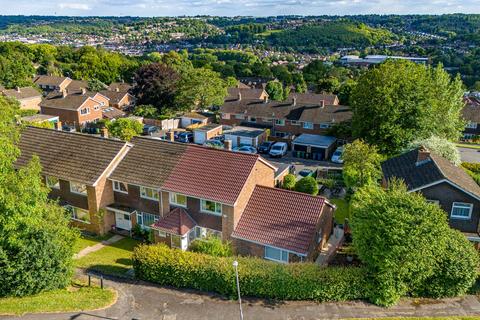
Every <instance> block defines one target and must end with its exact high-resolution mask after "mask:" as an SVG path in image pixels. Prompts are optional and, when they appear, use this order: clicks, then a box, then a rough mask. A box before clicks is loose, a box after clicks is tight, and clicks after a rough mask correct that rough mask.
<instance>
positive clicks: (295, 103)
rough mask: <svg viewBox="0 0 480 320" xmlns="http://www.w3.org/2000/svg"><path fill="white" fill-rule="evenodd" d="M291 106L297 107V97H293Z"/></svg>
mask: <svg viewBox="0 0 480 320" xmlns="http://www.w3.org/2000/svg"><path fill="white" fill-rule="evenodd" d="M292 104H293V106H294V107H296V106H297V96H293V102H292Z"/></svg>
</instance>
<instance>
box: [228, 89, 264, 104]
mask: <svg viewBox="0 0 480 320" xmlns="http://www.w3.org/2000/svg"><path fill="white" fill-rule="evenodd" d="M239 93H240V94H241V96H242V99H247V100H251V99H261V98H262V95H263V94H266V95H267V96H268V94H267V93H266V92H265V90H263V89H252V88H249V87H247V88H229V89H228V96H227V98H226V99H225V100H226V101H230V100H236V99H238V94H239Z"/></svg>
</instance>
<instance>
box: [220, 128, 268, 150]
mask: <svg viewBox="0 0 480 320" xmlns="http://www.w3.org/2000/svg"><path fill="white" fill-rule="evenodd" d="M224 136H225V140H231V141H232V147H234V148H235V147H238V146H241V145H246V146H253V147H255V148H256V147H258V145H259V144H261V143H262V142H263V141H265V140H267V132H266V131H265V130H264V129H257V128H250V127H234V128H233V129H231V130H228V131H225V133H224Z"/></svg>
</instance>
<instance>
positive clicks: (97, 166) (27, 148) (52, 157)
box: [16, 127, 125, 185]
mask: <svg viewBox="0 0 480 320" xmlns="http://www.w3.org/2000/svg"><path fill="white" fill-rule="evenodd" d="M124 146H125V142H123V141H117V140H110V139H104V138H99V137H95V136H92V135H88V134H80V133H70V132H63V131H56V130H50V129H42V128H35V127H27V128H25V130H23V131H22V135H21V138H20V142H19V148H20V151H21V155H20V157H18V159H17V162H16V166H19V167H21V166H24V165H26V164H27V163H28V162H29V161H30V160H31V159H32V156H33V155H34V154H36V155H37V156H38V157H39V158H40V163H41V165H42V172H43V174H45V175H49V176H54V177H57V178H60V179H63V180H69V181H77V182H81V183H85V184H87V185H93V184H94V183H95V181H97V179H98V178H99V177H100V176H101V175H102V173H103V172H104V171H105V170H106V169H107V167H108V165H109V164H110V163H111V162H112V161H113V160H114V158H115V157H116V156H117V155H118V154H119V152H120V151H121V149H122V148H123V147H124Z"/></svg>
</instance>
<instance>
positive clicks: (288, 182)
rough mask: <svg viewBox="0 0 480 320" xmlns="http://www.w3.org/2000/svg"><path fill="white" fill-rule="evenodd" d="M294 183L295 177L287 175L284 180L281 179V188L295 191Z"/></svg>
mask: <svg viewBox="0 0 480 320" xmlns="http://www.w3.org/2000/svg"><path fill="white" fill-rule="evenodd" d="M296 182H297V179H296V178H295V176H294V175H293V174H291V173H289V174H287V175H286V176H285V178H283V183H282V188H283V189H287V190H293V189H295V183H296Z"/></svg>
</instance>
